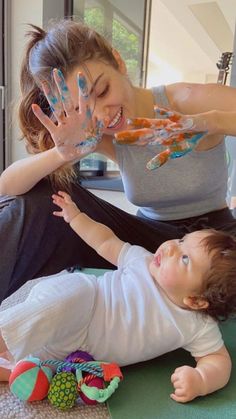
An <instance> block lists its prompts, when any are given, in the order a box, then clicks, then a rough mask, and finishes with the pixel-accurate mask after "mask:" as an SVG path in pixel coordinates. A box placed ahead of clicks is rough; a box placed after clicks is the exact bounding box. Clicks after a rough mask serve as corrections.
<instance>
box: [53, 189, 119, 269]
mask: <svg viewBox="0 0 236 419" xmlns="http://www.w3.org/2000/svg"><path fill="white" fill-rule="evenodd" d="M52 198H53V202H54V204H56V205H58V206H59V207H60V208H61V211H54V213H53V214H54V215H56V216H57V217H63V218H64V220H65V221H66V222H67V223H69V224H70V226H71V228H72V229H73V230H74V231H75V232H76V233H77V234H78V235H79V236H80V237H81V238H82V239H83V240H84V241H85V242H86V243H87V244H88V245H89V246H91V247H92V248H93V249H94V250H96V252H97V253H98V254H99V255H100V256H102V257H103V258H104V259H106V260H108V261H109V262H110V263H112V264H113V265H115V266H117V263H118V257H119V254H120V251H121V249H122V247H123V244H124V242H122V241H121V240H120V239H119V238H118V237H117V236H116V235H115V234H114V233H113V231H112V230H111V229H110V228H108V227H107V226H105V225H104V224H101V223H98V222H96V221H94V220H92V219H91V218H90V217H88V215H86V214H85V213H83V212H81V211H80V210H79V208H78V207H77V206H76V204H75V203H74V202H73V201H72V199H71V197H70V196H69V195H68V194H67V193H65V192H61V191H59V192H58V195H56V194H54V195H52Z"/></svg>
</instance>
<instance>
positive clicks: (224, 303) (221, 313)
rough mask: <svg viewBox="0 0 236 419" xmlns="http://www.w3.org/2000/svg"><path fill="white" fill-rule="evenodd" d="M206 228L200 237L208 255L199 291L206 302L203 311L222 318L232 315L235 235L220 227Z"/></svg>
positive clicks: (235, 304)
mask: <svg viewBox="0 0 236 419" xmlns="http://www.w3.org/2000/svg"><path fill="white" fill-rule="evenodd" d="M208 231H209V235H208V236H207V237H205V238H204V239H203V240H202V243H203V245H204V246H205V247H206V249H207V251H208V252H209V257H210V258H211V266H210V269H209V271H208V272H207V274H206V275H205V277H204V280H203V288H202V291H201V297H203V298H204V299H205V300H207V301H208V303H209V306H208V307H207V308H206V309H204V312H205V313H206V314H208V315H209V316H211V317H213V318H214V319H215V320H226V319H228V318H233V317H235V315H236V238H235V237H233V236H232V235H230V234H228V233H224V232H222V231H216V230H213V229H211V230H208Z"/></svg>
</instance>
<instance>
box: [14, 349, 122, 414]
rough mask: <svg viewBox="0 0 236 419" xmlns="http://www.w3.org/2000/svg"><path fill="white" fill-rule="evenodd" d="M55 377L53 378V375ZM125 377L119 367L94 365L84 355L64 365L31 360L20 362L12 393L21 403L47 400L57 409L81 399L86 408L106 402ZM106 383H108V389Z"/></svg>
mask: <svg viewBox="0 0 236 419" xmlns="http://www.w3.org/2000/svg"><path fill="white" fill-rule="evenodd" d="M50 366H51V367H52V369H53V370H54V371H55V369H56V373H55V375H54V377H53V371H52V369H51V368H50ZM121 379H122V373H121V371H120V368H119V367H118V365H117V364H113V363H105V362H98V361H94V360H93V358H92V356H91V355H89V354H87V353H86V352H83V351H76V352H74V353H72V354H70V355H69V356H68V357H67V358H66V359H65V360H64V361H57V360H52V359H48V360H46V361H41V360H40V359H38V358H33V357H28V358H25V359H23V360H22V361H19V362H18V363H17V364H16V367H15V368H14V370H13V371H12V373H11V375H10V379H9V384H10V390H11V391H12V393H13V394H15V396H17V397H18V398H19V399H21V400H25V401H34V400H42V399H44V398H45V397H47V396H48V400H49V401H50V402H51V403H52V405H53V406H55V407H57V408H58V409H62V410H65V409H69V408H71V407H73V406H74V405H75V403H76V401H77V399H78V397H79V396H80V397H81V399H82V400H83V401H84V402H85V403H86V404H96V403H97V402H99V403H102V402H105V401H106V400H107V399H108V398H109V397H110V396H111V395H112V394H113V393H114V391H115V390H116V389H117V387H118V385H119V382H120V380H121ZM104 382H106V383H108V384H107V387H106V388H103V387H104Z"/></svg>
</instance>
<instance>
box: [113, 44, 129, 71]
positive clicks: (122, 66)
mask: <svg viewBox="0 0 236 419" xmlns="http://www.w3.org/2000/svg"><path fill="white" fill-rule="evenodd" d="M112 54H113V57H114V58H115V60H116V62H117V64H118V66H119V70H120V72H121V74H127V68H126V64H125V62H124V60H123V58H122V57H121V55H120V53H119V52H118V51H117V50H116V49H114V48H112Z"/></svg>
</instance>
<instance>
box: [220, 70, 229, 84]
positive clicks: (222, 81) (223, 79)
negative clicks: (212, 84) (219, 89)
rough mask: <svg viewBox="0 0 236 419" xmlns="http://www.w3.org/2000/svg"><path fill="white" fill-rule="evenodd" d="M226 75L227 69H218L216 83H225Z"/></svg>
mask: <svg viewBox="0 0 236 419" xmlns="http://www.w3.org/2000/svg"><path fill="white" fill-rule="evenodd" d="M227 76H228V71H226V70H219V74H218V78H217V83H218V84H226V80H227Z"/></svg>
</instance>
